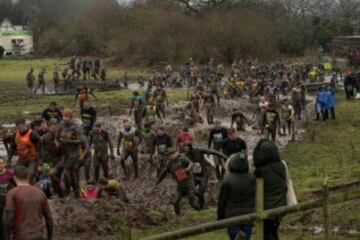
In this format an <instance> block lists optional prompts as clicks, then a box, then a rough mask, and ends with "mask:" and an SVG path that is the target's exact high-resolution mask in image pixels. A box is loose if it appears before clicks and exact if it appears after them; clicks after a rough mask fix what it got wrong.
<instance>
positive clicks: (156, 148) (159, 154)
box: [152, 126, 172, 175]
mask: <svg viewBox="0 0 360 240" xmlns="http://www.w3.org/2000/svg"><path fill="white" fill-rule="evenodd" d="M170 147H172V141H171V137H170V136H169V135H168V134H167V133H165V129H164V128H163V127H162V126H160V127H159V129H158V130H157V134H156V136H155V137H154V144H153V150H152V154H153V155H154V154H156V158H157V159H158V160H159V162H160V166H159V168H158V171H157V173H158V175H160V173H161V172H162V171H163V170H164V168H165V166H166V164H167V162H166V161H167V159H166V156H165V153H166V151H167V149H168V148H170Z"/></svg>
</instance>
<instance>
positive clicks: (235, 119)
mask: <svg viewBox="0 0 360 240" xmlns="http://www.w3.org/2000/svg"><path fill="white" fill-rule="evenodd" d="M248 122H249V121H248V119H247V118H246V117H245V115H244V114H243V113H242V112H240V111H239V110H237V109H236V108H234V109H233V113H232V115H231V127H230V128H233V126H234V123H236V128H235V129H236V131H245V123H248Z"/></svg>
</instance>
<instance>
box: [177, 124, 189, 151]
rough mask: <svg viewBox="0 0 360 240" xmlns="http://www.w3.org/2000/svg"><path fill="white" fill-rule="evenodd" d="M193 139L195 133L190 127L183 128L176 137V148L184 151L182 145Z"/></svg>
mask: <svg viewBox="0 0 360 240" xmlns="http://www.w3.org/2000/svg"><path fill="white" fill-rule="evenodd" d="M192 141H193V135H192V133H191V132H190V131H189V128H187V127H185V128H183V129H182V132H180V133H179V134H178V136H177V138H176V149H178V150H180V152H183V149H182V147H183V146H184V145H182V144H183V143H184V142H192Z"/></svg>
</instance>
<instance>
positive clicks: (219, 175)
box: [214, 157, 225, 180]
mask: <svg viewBox="0 0 360 240" xmlns="http://www.w3.org/2000/svg"><path fill="white" fill-rule="evenodd" d="M220 161H221V160H220V159H219V158H217V157H215V158H214V163H215V173H216V178H217V180H221V179H222V178H223V176H224V173H225V170H224V169H223V168H222V166H221V164H220Z"/></svg>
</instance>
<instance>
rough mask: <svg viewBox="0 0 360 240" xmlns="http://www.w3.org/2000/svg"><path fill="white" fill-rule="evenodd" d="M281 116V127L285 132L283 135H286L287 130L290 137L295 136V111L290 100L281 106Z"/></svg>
mask: <svg viewBox="0 0 360 240" xmlns="http://www.w3.org/2000/svg"><path fill="white" fill-rule="evenodd" d="M280 116H281V127H282V130H283V134H284V135H286V128H287V130H288V133H289V135H291V134H293V133H292V130H293V124H294V117H295V111H294V108H293V107H292V106H291V105H290V103H289V100H285V101H284V103H283V105H282V106H281V111H280Z"/></svg>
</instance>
